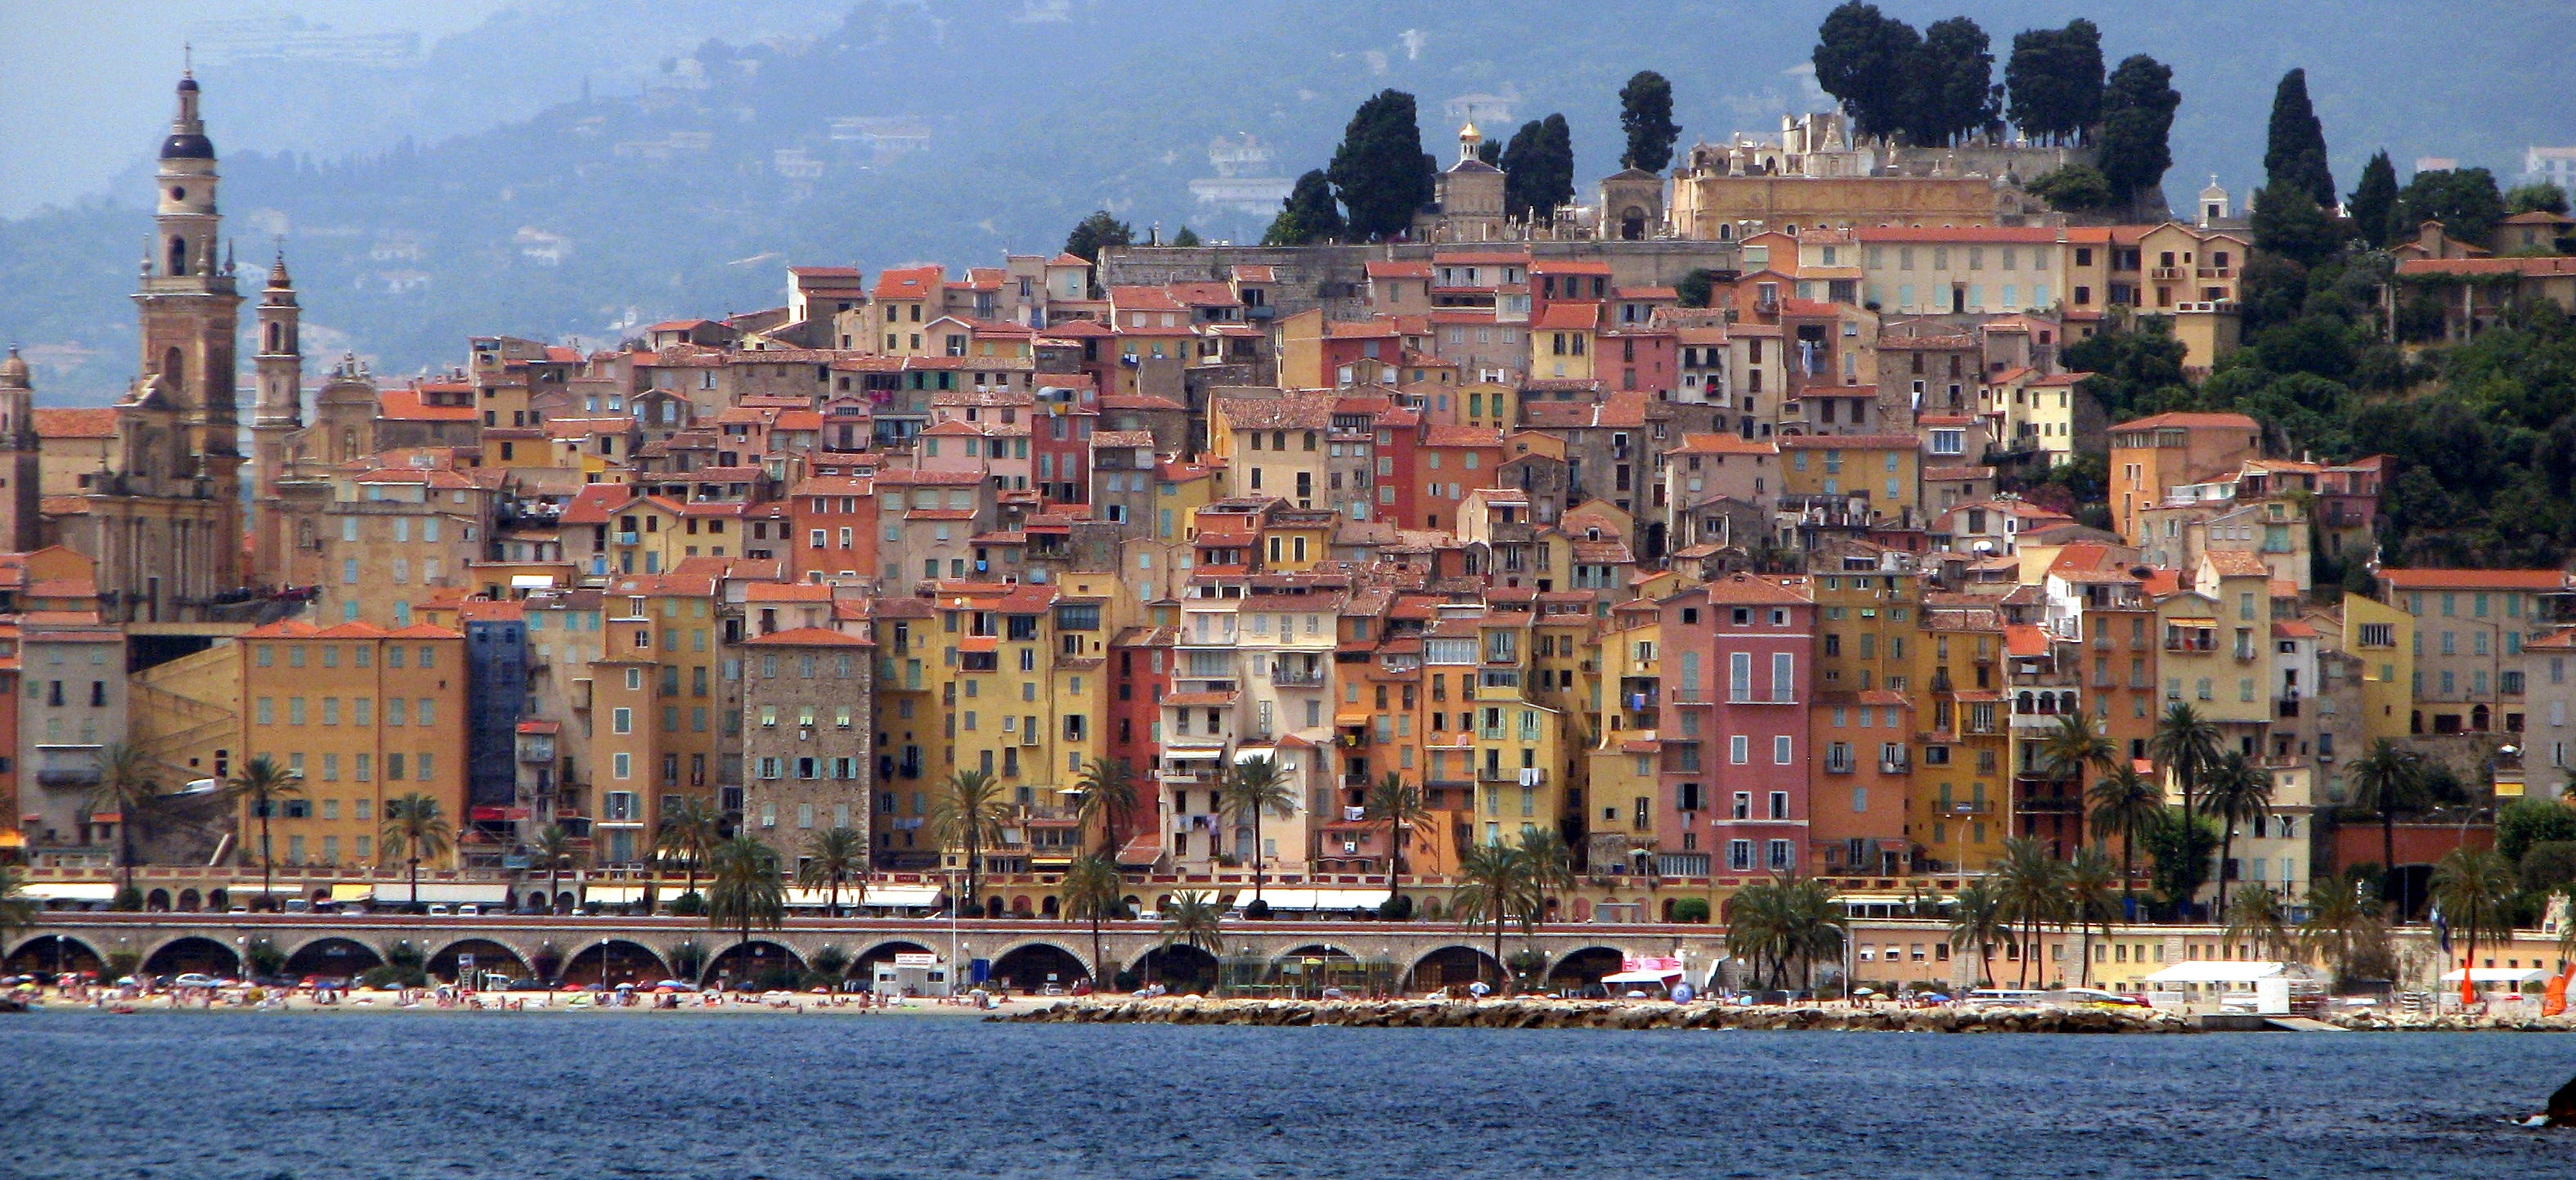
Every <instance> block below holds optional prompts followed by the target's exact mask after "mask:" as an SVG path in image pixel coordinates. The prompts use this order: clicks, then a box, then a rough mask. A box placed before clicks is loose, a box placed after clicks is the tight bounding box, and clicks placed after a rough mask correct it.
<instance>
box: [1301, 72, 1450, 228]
mask: <svg viewBox="0 0 2576 1180" xmlns="http://www.w3.org/2000/svg"><path fill="white" fill-rule="evenodd" d="M1325 175H1326V177H1327V178H1328V179H1330V180H1331V181H1332V183H1333V191H1334V194H1335V195H1336V196H1338V197H1340V198H1341V202H1342V208H1343V209H1344V210H1346V211H1347V212H1348V221H1347V225H1348V227H1349V232H1350V235H1351V236H1352V237H1354V238H1385V237H1393V236H1396V235H1398V234H1401V233H1403V232H1405V231H1406V230H1407V229H1409V228H1411V227H1412V225H1413V215H1414V214H1415V213H1416V212H1418V211H1419V210H1420V209H1421V208H1422V207H1423V206H1424V205H1427V204H1430V203H1431V191H1432V189H1431V157H1430V156H1428V155H1425V154H1424V153H1423V151H1422V130H1421V128H1420V127H1419V126H1418V125H1417V124H1416V122H1415V113H1414V105H1413V96H1412V95H1410V94H1406V93H1405V92H1403V91H1401V90H1381V91H1379V92H1377V94H1375V95H1373V96H1371V97H1370V98H1369V99H1368V100H1367V101H1366V102H1363V103H1361V104H1360V106H1359V110H1357V111H1356V112H1354V113H1353V114H1352V115H1351V121H1350V125H1349V126H1348V127H1346V128H1344V129H1343V131H1342V144H1341V146H1340V147H1339V148H1337V149H1335V150H1334V152H1333V162H1332V166H1331V167H1330V168H1329V169H1327V170H1326V173H1325Z"/></svg>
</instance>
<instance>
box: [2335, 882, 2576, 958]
mask: <svg viewBox="0 0 2576 1180" xmlns="http://www.w3.org/2000/svg"><path fill="white" fill-rule="evenodd" d="M2384 909H2385V905H2384V903H2383V902H2382V901H2381V899H2379V898H2375V897H2372V896H2370V893H2369V889H2368V887H2367V886H2366V885H2364V884H2363V883H2362V879H2361V875H2360V874H2359V873H2358V872H2353V873H2349V874H2347V875H2345V876H2343V877H2319V878H2317V879H2315V880H2312V881H2310V882H2308V897H2307V911H2308V917H2307V920H2306V921H2304V922H2301V923H2299V947H2300V953H2301V954H2302V955H2304V956H2306V957H2308V958H2311V959H2322V960H2324V961H2325V962H2326V963H2328V964H2329V965H2331V966H2333V968H2334V971H2335V980H2336V982H2337V983H2338V984H2339V985H2340V984H2342V983H2344V982H2345V981H2349V980H2352V979H2356V978H2359V975H2358V974H2357V973H2356V971H2355V970H2354V968H2355V967H2356V966H2357V965H2359V964H2361V963H2363V962H2364V961H2365V960H2366V959H2368V958H2370V957H2371V956H2372V955H2373V954H2374V953H2375V952H2376V951H2377V949H2378V948H2379V947H2380V946H2381V945H2382V944H2383V943H2384V942H2385V940H2386V938H2387V930H2388V928H2387V926H2386V925H2385V924H2384V923H2383V921H2382V919H2381V912H2382V911H2383V910H2384ZM2571 925H2576V924H2571Z"/></svg>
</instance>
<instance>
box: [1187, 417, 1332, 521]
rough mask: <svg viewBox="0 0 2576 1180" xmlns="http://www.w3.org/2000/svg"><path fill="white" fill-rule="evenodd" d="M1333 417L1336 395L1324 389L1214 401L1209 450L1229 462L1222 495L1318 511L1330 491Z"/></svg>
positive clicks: (1223, 479) (1209, 428)
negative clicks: (1327, 442)
mask: <svg viewBox="0 0 2576 1180" xmlns="http://www.w3.org/2000/svg"><path fill="white" fill-rule="evenodd" d="M1332 418H1333V395H1332V394H1331V393H1330V392H1327V391H1321V390H1281V391H1279V392H1278V393H1276V394H1269V395H1257V396H1224V397H1218V398H1216V399H1214V400H1212V401H1211V402H1210V403H1209V408H1208V449H1209V451H1210V453H1211V454H1214V455H1215V456H1216V457H1217V458H1219V459H1222V460H1224V461H1225V466H1224V468H1223V469H1222V471H1221V473H1220V476H1219V479H1220V483H1221V490H1222V493H1223V494H1224V495H1225V496H1229V497H1231V496H1271V497H1275V498H1277V499H1282V500H1286V501H1288V503H1289V504H1290V505H1292V506H1294V507H1298V508H1313V507H1315V506H1317V504H1319V503H1320V502H1321V496H1322V493H1323V488H1324V467H1325V462H1324V460H1325V449H1324V434H1325V431H1326V430H1327V429H1329V428H1330V427H1331V426H1332Z"/></svg>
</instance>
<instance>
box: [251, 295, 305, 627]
mask: <svg viewBox="0 0 2576 1180" xmlns="http://www.w3.org/2000/svg"><path fill="white" fill-rule="evenodd" d="M302 315H303V309H302V308H299V307H297V306H296V303H295V281H294V280H293V279H291V278H288V277H287V274H286V254H285V252H284V251H279V253H278V255H277V261H276V262H275V263H273V264H271V265H270V266H269V268H268V287H267V289H266V290H264V291H262V292H261V293H260V300H259V312H258V317H259V354H258V360H257V361H255V362H254V363H255V364H256V365H257V367H258V370H259V391H258V393H257V403H256V406H255V408H254V409H253V410H252V415H251V423H250V440H251V441H250V451H251V479H252V481H253V484H254V487H253V489H252V493H251V571H250V579H249V580H250V581H251V582H253V583H256V584H258V585H262V586H272V587H275V586H284V585H287V584H288V583H287V581H286V568H287V553H286V547H287V546H288V545H290V544H292V543H293V542H292V540H291V538H290V537H289V536H288V534H287V528H286V514H285V510H284V501H283V500H281V499H280V497H279V494H278V492H279V488H278V485H279V482H280V481H281V480H282V479H283V478H284V477H285V474H286V466H287V462H288V458H289V455H288V450H289V448H290V447H291V446H292V445H293V441H294V436H295V433H296V432H297V431H300V430H302V429H304V350H303V347H302V345H301V344H300V343H299V342H298V340H297V338H296V337H297V332H298V320H300V319H301V318H302Z"/></svg>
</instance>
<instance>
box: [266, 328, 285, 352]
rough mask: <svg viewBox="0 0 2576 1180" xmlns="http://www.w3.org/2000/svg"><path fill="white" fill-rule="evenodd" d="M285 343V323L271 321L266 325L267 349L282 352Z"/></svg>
mask: <svg viewBox="0 0 2576 1180" xmlns="http://www.w3.org/2000/svg"><path fill="white" fill-rule="evenodd" d="M285 344H286V325H284V324H279V323H271V324H270V325H269V326H268V351H269V352H271V353H279V352H284V351H286V349H285Z"/></svg>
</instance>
